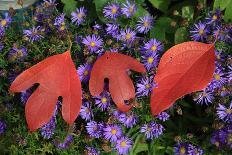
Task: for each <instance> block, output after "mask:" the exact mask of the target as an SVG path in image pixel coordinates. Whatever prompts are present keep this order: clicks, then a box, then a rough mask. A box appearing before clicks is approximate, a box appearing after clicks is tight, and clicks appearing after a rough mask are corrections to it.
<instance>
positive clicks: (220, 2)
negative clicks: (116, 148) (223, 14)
mask: <svg viewBox="0 0 232 155" xmlns="http://www.w3.org/2000/svg"><path fill="white" fill-rule="evenodd" d="M231 2H232V0H215V1H214V4H213V8H214V9H217V8H220V9H221V10H224V9H225V8H228V5H229V4H230V3H231Z"/></svg>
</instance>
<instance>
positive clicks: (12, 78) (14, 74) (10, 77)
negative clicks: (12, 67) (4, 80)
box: [8, 72, 18, 83]
mask: <svg viewBox="0 0 232 155" xmlns="http://www.w3.org/2000/svg"><path fill="white" fill-rule="evenodd" d="M17 76H18V73H16V72H12V73H10V75H9V76H8V80H9V82H10V83H12V82H13V81H14V80H15V79H16V77H17Z"/></svg>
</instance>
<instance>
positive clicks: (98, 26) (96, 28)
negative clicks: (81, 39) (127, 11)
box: [93, 23, 102, 30]
mask: <svg viewBox="0 0 232 155" xmlns="http://www.w3.org/2000/svg"><path fill="white" fill-rule="evenodd" d="M93 29H94V30H100V29H102V26H101V25H99V24H96V23H95V25H94V26H93Z"/></svg>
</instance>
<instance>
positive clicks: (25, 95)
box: [20, 89, 32, 104]
mask: <svg viewBox="0 0 232 155" xmlns="http://www.w3.org/2000/svg"><path fill="white" fill-rule="evenodd" d="M31 93H32V91H31V90H30V89H28V90H26V91H24V92H22V93H21V97H20V99H21V102H22V103H23V104H26V102H27V100H28V98H29V97H30V96H31Z"/></svg>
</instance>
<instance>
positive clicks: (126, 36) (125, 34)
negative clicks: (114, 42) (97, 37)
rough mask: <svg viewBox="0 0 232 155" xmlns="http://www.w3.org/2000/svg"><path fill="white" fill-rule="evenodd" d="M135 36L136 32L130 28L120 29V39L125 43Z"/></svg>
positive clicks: (131, 40) (130, 41)
mask: <svg viewBox="0 0 232 155" xmlns="http://www.w3.org/2000/svg"><path fill="white" fill-rule="evenodd" d="M135 38H136V32H135V31H133V30H132V29H130V28H127V29H125V30H121V40H123V41H125V42H126V43H128V44H130V43H132V42H133V41H134V40H135Z"/></svg>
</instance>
